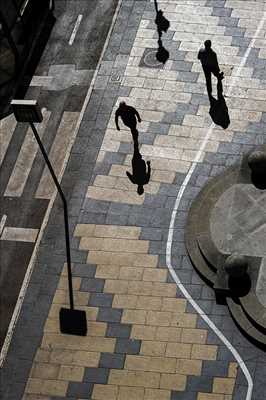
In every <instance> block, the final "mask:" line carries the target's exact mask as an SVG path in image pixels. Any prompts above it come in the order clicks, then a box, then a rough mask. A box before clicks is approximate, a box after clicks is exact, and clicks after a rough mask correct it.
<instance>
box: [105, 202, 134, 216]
mask: <svg viewBox="0 0 266 400" xmlns="http://www.w3.org/2000/svg"><path fill="white" fill-rule="evenodd" d="M130 210H131V207H130V206H129V205H128V204H120V203H111V204H110V207H109V210H108V214H109V213H111V214H124V215H128V214H129V213H130Z"/></svg>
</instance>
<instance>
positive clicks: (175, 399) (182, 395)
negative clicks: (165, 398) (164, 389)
mask: <svg viewBox="0 0 266 400" xmlns="http://www.w3.org/2000/svg"><path fill="white" fill-rule="evenodd" d="M196 399H197V392H191V391H188V390H187V389H186V390H185V391H184V392H176V391H175V390H171V398H170V400H196Z"/></svg>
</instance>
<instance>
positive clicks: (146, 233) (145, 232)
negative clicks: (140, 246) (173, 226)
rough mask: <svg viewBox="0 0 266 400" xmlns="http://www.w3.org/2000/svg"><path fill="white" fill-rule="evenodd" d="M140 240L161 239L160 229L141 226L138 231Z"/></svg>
mask: <svg viewBox="0 0 266 400" xmlns="http://www.w3.org/2000/svg"><path fill="white" fill-rule="evenodd" d="M140 239H141V240H157V241H159V240H162V230H161V229H159V228H146V227H144V228H142V229H141V233H140Z"/></svg>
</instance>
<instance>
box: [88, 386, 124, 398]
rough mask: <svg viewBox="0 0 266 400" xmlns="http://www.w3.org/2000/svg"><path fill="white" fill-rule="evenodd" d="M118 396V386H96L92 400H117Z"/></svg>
mask: <svg viewBox="0 0 266 400" xmlns="http://www.w3.org/2000/svg"><path fill="white" fill-rule="evenodd" d="M117 394H118V386H116V385H100V384H95V385H94V386H93V392H92V396H91V398H92V399H93V400H116V399H117Z"/></svg>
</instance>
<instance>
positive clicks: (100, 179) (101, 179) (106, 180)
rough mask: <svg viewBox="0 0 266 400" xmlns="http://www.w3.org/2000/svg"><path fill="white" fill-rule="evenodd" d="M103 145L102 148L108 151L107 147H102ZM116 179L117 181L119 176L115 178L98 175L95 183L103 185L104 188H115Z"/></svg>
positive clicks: (95, 184)
mask: <svg viewBox="0 0 266 400" xmlns="http://www.w3.org/2000/svg"><path fill="white" fill-rule="evenodd" d="M102 147H103V146H102ZM102 147H101V150H105V151H108V150H107V149H106V148H102ZM116 181H117V178H115V177H114V176H109V175H107V176H106V175H97V176H96V178H95V179H94V182H93V185H94V186H99V187H103V188H113V187H114V186H115V184H116Z"/></svg>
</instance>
